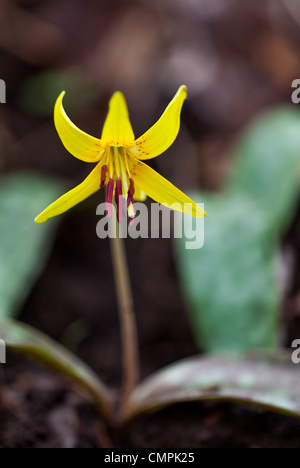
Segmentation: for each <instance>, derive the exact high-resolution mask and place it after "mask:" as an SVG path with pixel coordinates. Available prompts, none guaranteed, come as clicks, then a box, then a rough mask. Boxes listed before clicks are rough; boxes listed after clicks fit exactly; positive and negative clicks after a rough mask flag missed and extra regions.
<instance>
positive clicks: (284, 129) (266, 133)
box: [226, 106, 300, 233]
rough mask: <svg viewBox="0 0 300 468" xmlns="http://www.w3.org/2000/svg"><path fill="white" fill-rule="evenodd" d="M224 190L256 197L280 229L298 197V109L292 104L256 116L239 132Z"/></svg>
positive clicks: (299, 124) (291, 215) (299, 145)
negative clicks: (241, 133)
mask: <svg viewBox="0 0 300 468" xmlns="http://www.w3.org/2000/svg"><path fill="white" fill-rule="evenodd" d="M234 156H235V163H234V165H233V170H232V173H231V176H230V177H229V180H228V182H227V186H226V190H228V191H230V192H232V193H235V194H244V195H247V196H249V197H250V198H251V200H252V201H253V202H254V201H256V202H257V203H258V205H259V207H260V209H261V210H262V211H263V212H264V215H265V217H266V223H270V224H271V225H273V226H274V229H276V230H278V231H279V232H280V233H282V231H283V229H285V228H286V227H287V224H288V223H289V222H290V220H291V218H292V217H293V215H294V210H295V204H296V202H297V201H298V197H299V186H300V184H299V182H300V178H299V173H300V112H299V111H298V110H296V109H295V106H294V107H293V108H292V107H288V108H282V109H280V110H276V111H273V112H270V113H268V114H267V115H264V116H263V117H260V118H259V119H257V120H256V121H255V123H254V124H253V125H252V126H250V128H249V129H247V130H246V132H245V133H244V135H242V136H241V138H240V141H239V142H238V144H237V147H236V149H235V152H234Z"/></svg>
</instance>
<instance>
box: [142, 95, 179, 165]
mask: <svg viewBox="0 0 300 468" xmlns="http://www.w3.org/2000/svg"><path fill="white" fill-rule="evenodd" d="M186 96H187V89H186V86H180V88H179V89H178V91H177V93H176V94H175V96H174V98H173V99H172V101H171V102H170V104H169V105H168V107H167V108H166V110H165V112H164V113H163V114H162V116H161V117H160V119H159V120H158V121H157V122H156V123H155V124H154V125H153V127H151V128H150V129H149V130H148V131H147V132H146V133H144V135H142V136H141V137H140V138H138V139H137V140H136V141H135V145H136V149H137V151H138V152H139V153H141V154H139V155H138V156H137V157H138V158H139V159H151V158H155V157H156V156H158V155H159V154H161V153H163V152H164V151H166V150H167V149H168V148H169V147H170V146H171V145H172V143H173V142H174V140H175V138H176V137H177V134H178V132H179V127H180V113H181V108H182V105H183V102H184V100H185V98H186ZM134 149H135V148H134ZM134 149H133V150H134Z"/></svg>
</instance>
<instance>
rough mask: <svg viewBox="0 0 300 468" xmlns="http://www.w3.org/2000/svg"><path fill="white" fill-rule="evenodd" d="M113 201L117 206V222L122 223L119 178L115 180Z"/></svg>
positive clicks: (121, 198) (120, 182) (121, 197)
mask: <svg viewBox="0 0 300 468" xmlns="http://www.w3.org/2000/svg"><path fill="white" fill-rule="evenodd" d="M115 200H116V204H117V220H118V222H119V223H120V222H122V214H123V196H122V181H121V179H120V177H118V178H117V182H116V190H115Z"/></svg>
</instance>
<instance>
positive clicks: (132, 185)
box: [127, 179, 135, 208]
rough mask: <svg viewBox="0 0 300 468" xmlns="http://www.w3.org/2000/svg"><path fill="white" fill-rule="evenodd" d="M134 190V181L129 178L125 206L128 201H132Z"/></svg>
mask: <svg viewBox="0 0 300 468" xmlns="http://www.w3.org/2000/svg"><path fill="white" fill-rule="evenodd" d="M134 192H135V188H134V182H133V180H132V179H129V189H128V196H127V208H128V206H129V205H130V203H133V195H134Z"/></svg>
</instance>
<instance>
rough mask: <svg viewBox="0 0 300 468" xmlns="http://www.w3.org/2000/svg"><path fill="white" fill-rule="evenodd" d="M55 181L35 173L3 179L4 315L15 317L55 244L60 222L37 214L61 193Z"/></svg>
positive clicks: (0, 281)
mask: <svg viewBox="0 0 300 468" xmlns="http://www.w3.org/2000/svg"><path fill="white" fill-rule="evenodd" d="M61 190H62V187H61V185H60V184H59V183H58V182H57V181H54V180H50V179H46V178H44V177H41V176H39V175H34V174H12V175H7V176H2V177H1V178H0V259H1V261H0V317H1V318H3V317H11V316H13V315H15V314H17V312H18V309H19V308H20V306H21V305H22V303H23V301H24V300H25V298H26V297H27V295H28V293H29V291H30V289H31V287H32V285H33V283H34V282H35V280H36V278H37V277H38V275H39V273H40V272H41V269H42V268H43V266H44V264H45V261H46V258H47V255H48V252H49V250H50V248H51V246H52V241H53V237H54V231H55V227H56V225H57V223H56V221H54V222H50V223H44V224H42V225H37V224H35V222H34V218H35V216H36V215H37V214H38V213H39V212H40V211H42V209H44V208H45V206H47V205H48V204H49V203H50V202H52V201H53V200H55V198H57V196H58V195H59V193H61Z"/></svg>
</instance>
